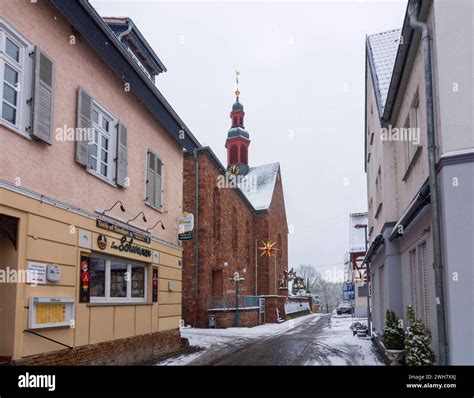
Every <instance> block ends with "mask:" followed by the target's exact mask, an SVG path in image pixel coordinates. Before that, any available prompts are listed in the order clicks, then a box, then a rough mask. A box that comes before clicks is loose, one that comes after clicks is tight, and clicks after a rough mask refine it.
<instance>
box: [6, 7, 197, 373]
mask: <svg viewBox="0 0 474 398" xmlns="http://www.w3.org/2000/svg"><path fill="white" fill-rule="evenodd" d="M10 4H11V3H9V2H1V3H0V8H1V9H0V15H1V17H0V39H1V40H0V43H1V46H2V48H1V49H0V76H1V79H2V82H1V83H2V84H1V87H2V88H1V89H0V98H2V106H1V108H0V116H1V117H0V153H1V155H0V259H1V261H0V357H1V358H2V361H3V362H8V361H13V362H14V363H38V364H46V363H61V364H71V363H74V364H76V363H77V364H79V363H96V364H105V363H132V362H139V361H151V360H153V359H154V358H155V357H157V356H159V355H161V354H163V353H167V352H170V351H172V350H174V349H176V348H178V347H179V346H180V344H181V342H180V335H179V329H178V326H179V321H180V319H181V286H182V284H181V279H182V278H181V275H182V269H181V259H182V248H181V245H180V243H179V241H178V238H177V229H176V219H177V218H178V217H179V216H181V214H182V208H181V205H182V189H183V188H182V187H183V177H182V170H183V151H191V152H192V151H193V150H194V149H195V148H196V147H198V146H199V143H198V142H197V140H196V139H195V138H194V137H193V135H192V134H191V133H190V132H189V131H188V129H187V128H186V126H185V125H184V123H183V122H182V121H181V120H180V118H179V117H178V116H177V114H176V113H175V112H174V110H173V109H172V108H171V106H170V105H169V104H168V103H167V102H166V100H165V99H164V98H163V96H162V95H161V94H160V92H159V91H158V90H157V88H156V86H155V78H156V77H157V76H158V75H159V73H161V72H164V71H166V68H165V67H164V65H163V64H162V62H161V61H160V59H159V58H158V57H157V56H156V54H155V53H154V52H153V50H152V49H151V48H150V46H149V45H148V43H147V42H146V40H145V39H144V38H143V36H142V35H141V33H140V31H139V30H138V28H137V27H136V26H135V25H134V24H133V22H132V21H131V20H129V19H126V18H125V19H124V18H107V19H102V18H101V17H100V16H99V15H98V14H97V13H96V11H95V10H94V9H93V7H92V6H91V5H90V4H89V3H88V2H86V1H81V2H63V1H51V2H49V1H41V2H38V3H36V2H35V3H33V2H30V1H27V0H22V1H18V2H15V6H13V7H12V6H11V5H10ZM26 15H28V18H25V16H26ZM58 350H61V351H59V352H56V351H58ZM51 353H54V354H57V355H54V356H52V355H50V354H51Z"/></svg>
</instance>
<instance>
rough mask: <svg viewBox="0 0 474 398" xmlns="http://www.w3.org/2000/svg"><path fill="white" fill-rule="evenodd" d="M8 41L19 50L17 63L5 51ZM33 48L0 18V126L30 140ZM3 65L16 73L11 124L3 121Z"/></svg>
mask: <svg viewBox="0 0 474 398" xmlns="http://www.w3.org/2000/svg"><path fill="white" fill-rule="evenodd" d="M7 37H8V39H10V40H11V41H12V42H13V43H14V44H16V45H17V46H18V47H19V48H20V52H19V61H18V62H17V61H16V60H14V59H13V58H11V57H10V56H9V55H7V53H6V51H5V46H6V38H7ZM33 51H34V47H33V45H32V44H31V43H29V42H28V41H27V40H26V39H25V38H24V37H23V36H22V35H20V34H19V33H18V32H17V31H16V30H15V29H14V28H13V27H12V26H11V25H10V24H8V23H7V21H6V20H5V19H4V18H3V17H0V125H2V126H5V127H7V128H9V129H10V130H13V131H15V132H17V133H19V134H21V135H22V136H24V137H26V138H29V139H31V136H30V133H29V131H30V129H31V117H32V113H31V112H32V107H31V102H30V103H27V101H28V100H29V99H31V98H32V95H33V70H34V62H33V57H32V56H31V54H32V53H33ZM5 64H7V65H8V66H10V67H11V68H13V69H14V70H15V71H16V72H18V83H17V87H16V88H17V105H16V119H17V120H16V123H15V124H12V123H10V122H9V121H7V120H5V119H3V117H2V112H3V110H2V109H3V84H4V73H5Z"/></svg>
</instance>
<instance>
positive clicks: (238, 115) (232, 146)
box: [225, 70, 250, 174]
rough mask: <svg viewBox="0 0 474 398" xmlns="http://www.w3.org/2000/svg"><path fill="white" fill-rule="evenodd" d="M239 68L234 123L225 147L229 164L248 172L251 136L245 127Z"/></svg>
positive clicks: (236, 80) (232, 115) (233, 114)
mask: <svg viewBox="0 0 474 398" xmlns="http://www.w3.org/2000/svg"><path fill="white" fill-rule="evenodd" d="M239 75H240V72H239V70H236V71H235V83H236V90H235V102H234V104H233V105H232V111H231V112H230V118H231V120H232V125H231V128H230V130H229V132H228V133H227V140H226V142H225V147H226V148H227V166H228V167H230V166H232V165H237V166H238V167H237V169H239V173H240V174H246V173H247V171H248V168H249V166H248V147H249V145H250V136H249V133H248V131H247V130H246V129H245V127H244V115H245V112H244V107H243V105H242V104H241V103H240V100H239V97H240V91H239Z"/></svg>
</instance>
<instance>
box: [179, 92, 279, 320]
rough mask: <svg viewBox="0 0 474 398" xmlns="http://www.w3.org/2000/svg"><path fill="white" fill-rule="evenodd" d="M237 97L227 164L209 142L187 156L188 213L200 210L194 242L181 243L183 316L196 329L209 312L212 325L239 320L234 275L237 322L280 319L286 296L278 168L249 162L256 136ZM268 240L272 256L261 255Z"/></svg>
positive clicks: (227, 144)
mask: <svg viewBox="0 0 474 398" xmlns="http://www.w3.org/2000/svg"><path fill="white" fill-rule="evenodd" d="M235 94H236V101H235V103H234V104H233V106H232V111H231V113H230V117H231V120H232V125H231V128H230V130H229V132H228V133H227V139H226V141H225V147H226V149H227V167H225V166H224V165H223V164H222V163H221V162H220V161H219V159H218V158H217V157H216V155H215V154H214V152H213V151H212V150H211V148H209V147H203V148H199V149H198V150H197V151H196V152H195V153H194V154H186V155H185V158H184V170H183V173H184V190H183V211H186V212H189V213H193V214H194V219H195V229H194V232H193V238H192V240H187V241H183V247H184V254H183V319H184V322H185V324H186V325H192V326H195V327H208V326H210V317H211V318H214V321H211V326H215V327H229V326H234V325H236V320H235V319H236V317H235V312H236V310H235V307H236V282H235V281H234V280H233V279H234V278H233V277H234V275H235V273H236V272H238V273H239V275H240V278H239V279H240V282H239V287H238V288H239V299H238V300H239V314H238V315H239V316H238V318H239V323H238V325H239V326H255V325H258V324H261V323H264V322H277V321H278V320H279V319H280V320H281V319H282V318H284V304H285V302H286V299H287V296H288V290H287V288H286V283H285V273H286V271H287V269H288V226H287V219H286V212H285V202H284V196H283V186H282V181H281V174H280V165H279V163H270V164H265V165H260V166H253V165H251V164H250V163H249V146H250V134H249V132H248V131H247V130H246V129H245V127H244V116H245V113H244V107H243V105H242V104H241V103H240V101H239V94H240V93H239V91H238V90H237V91H236V93H235ZM196 187H197V191H198V192H197V194H196ZM265 245H267V249H268V254H269V255H267V254H264V255H261V254H262V252H263V251H264V248H265ZM270 246H271V247H270ZM262 299H264V300H262ZM213 322H215V323H216V324H215V325H213Z"/></svg>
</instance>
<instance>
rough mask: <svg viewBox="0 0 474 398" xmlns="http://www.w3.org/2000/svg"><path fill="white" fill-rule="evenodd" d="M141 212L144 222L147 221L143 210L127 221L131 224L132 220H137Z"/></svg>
mask: <svg viewBox="0 0 474 398" xmlns="http://www.w3.org/2000/svg"><path fill="white" fill-rule="evenodd" d="M140 214H141V215H142V219H143V221H144V222H147V219H146V217H145V213H143V211H141V212H140V213H138V214H137V215H136V216H135V217H133V218H132V219H130V220H128V221H127V224H129V223H130V221H135V220H136V219H137V217H138V216H139V215H140Z"/></svg>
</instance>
